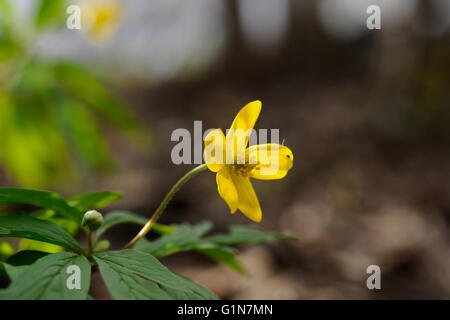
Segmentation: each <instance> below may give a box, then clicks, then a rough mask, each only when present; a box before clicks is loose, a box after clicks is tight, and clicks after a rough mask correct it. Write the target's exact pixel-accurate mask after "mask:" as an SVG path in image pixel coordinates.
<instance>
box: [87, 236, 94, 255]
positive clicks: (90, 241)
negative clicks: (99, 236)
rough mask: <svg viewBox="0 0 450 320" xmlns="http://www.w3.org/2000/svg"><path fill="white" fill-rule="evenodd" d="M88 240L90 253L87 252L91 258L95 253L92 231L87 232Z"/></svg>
mask: <svg viewBox="0 0 450 320" xmlns="http://www.w3.org/2000/svg"><path fill="white" fill-rule="evenodd" d="M87 238H88V239H87V240H88V252H87V256H88V257H90V256H91V255H92V252H93V246H92V231H90V230H88V231H87Z"/></svg>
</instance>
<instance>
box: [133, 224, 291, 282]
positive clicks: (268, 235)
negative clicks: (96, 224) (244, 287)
mask: <svg viewBox="0 0 450 320" xmlns="http://www.w3.org/2000/svg"><path fill="white" fill-rule="evenodd" d="M174 228H175V232H174V233H172V234H169V235H164V236H162V237H160V238H158V239H156V240H154V241H148V240H146V239H141V240H140V241H139V242H138V243H137V244H136V246H135V249H136V250H140V251H143V252H147V253H149V254H151V255H153V256H155V257H164V256H167V255H171V254H174V253H177V252H184V251H196V252H199V253H201V254H204V255H206V256H207V257H209V258H211V259H213V260H215V261H217V262H222V263H224V264H226V265H228V266H229V267H231V268H233V269H234V270H236V271H238V272H240V273H243V274H244V273H246V270H245V268H244V267H243V266H242V265H241V264H240V263H239V261H238V260H237V258H236V253H237V251H236V250H234V249H233V248H230V247H228V246H225V245H236V244H250V243H261V242H273V241H276V240H279V239H284V238H291V237H292V235H290V234H288V233H278V232H263V231H259V230H257V229H254V228H250V227H246V226H234V227H231V230H230V233H229V234H217V235H212V236H206V237H203V236H204V234H205V233H206V232H208V231H209V230H210V229H211V225H210V224H208V223H201V224H198V225H195V226H191V225H187V224H185V225H178V226H174Z"/></svg>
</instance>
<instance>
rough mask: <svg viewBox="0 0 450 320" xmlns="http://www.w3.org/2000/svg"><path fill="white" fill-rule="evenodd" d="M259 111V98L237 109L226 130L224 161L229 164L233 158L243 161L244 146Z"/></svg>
mask: <svg viewBox="0 0 450 320" xmlns="http://www.w3.org/2000/svg"><path fill="white" fill-rule="evenodd" d="M260 112H261V101H259V100H257V101H253V102H250V103H249V104H247V105H246V106H245V107H243V108H242V109H241V110H240V111H239V113H238V114H237V116H236V118H235V119H234V121H233V123H232V125H231V128H230V129H229V130H228V132H227V137H226V141H227V158H226V159H227V160H226V163H228V164H231V163H230V162H234V159H240V160H241V161H242V162H241V163H244V162H243V161H244V156H245V147H246V146H247V144H248V140H249V136H250V134H251V130H252V129H253V127H254V126H255V123H256V120H257V119H258V116H259V113H260ZM239 154H240V156H239Z"/></svg>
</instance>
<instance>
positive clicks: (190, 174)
mask: <svg viewBox="0 0 450 320" xmlns="http://www.w3.org/2000/svg"><path fill="white" fill-rule="evenodd" d="M206 168H207V166H206V164H201V165H199V166H198V167H195V168H194V169H192V170H191V171H189V172H188V173H186V174H185V175H184V176H183V177H182V178H181V179H180V180H178V181H177V183H175V185H174V186H173V187H172V189H170V191H169V192H168V193H167V195H166V196H165V198H164V199H163V201H162V202H161V204H160V205H159V207H158V209H156V211H155V213H153V215H152V217H151V218H150V220H148V222H147V223H146V224H145V226H143V227H142V229H141V231H139V233H138V234H137V235H136V236H135V237H134V238H133V239H132V240H131V241H130V242H128V243H127V245H126V246H125V247H124V249H126V248H131V247H132V246H133V245H135V244H136V242H138V241H139V240H140V239H141V238H143V237H144V236H145V235H146V234H147V233H148V232H149V231H150V229H151V227H152V226H153V225H154V224H155V222H156V221H157V220H158V218H159V217H160V216H161V214H162V213H163V212H164V209H165V208H166V206H167V205H168V204H169V202H170V200H171V199H172V198H173V196H174V195H175V193H176V192H177V191H178V189H180V187H181V186H182V185H183V184H184V183H185V182H186V181H188V180H189V179H190V178H192V177H193V176H194V175H195V174H197V173H199V172H200V171H203V170H205V169H206Z"/></svg>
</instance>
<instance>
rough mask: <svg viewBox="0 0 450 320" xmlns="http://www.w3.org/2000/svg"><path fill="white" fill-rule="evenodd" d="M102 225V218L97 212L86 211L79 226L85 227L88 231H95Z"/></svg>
mask: <svg viewBox="0 0 450 320" xmlns="http://www.w3.org/2000/svg"><path fill="white" fill-rule="evenodd" d="M102 224H103V216H102V214H101V213H100V212H98V211H97V210H90V211H87V212H86V213H85V214H84V216H83V221H82V222H81V225H82V226H83V227H87V228H88V229H89V230H90V231H95V230H97V229H98V228H100V226H101V225H102Z"/></svg>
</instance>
